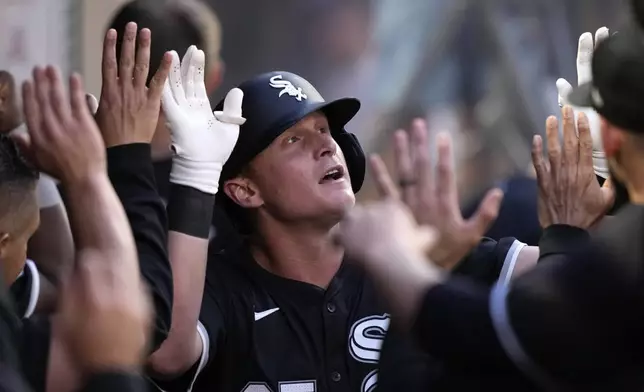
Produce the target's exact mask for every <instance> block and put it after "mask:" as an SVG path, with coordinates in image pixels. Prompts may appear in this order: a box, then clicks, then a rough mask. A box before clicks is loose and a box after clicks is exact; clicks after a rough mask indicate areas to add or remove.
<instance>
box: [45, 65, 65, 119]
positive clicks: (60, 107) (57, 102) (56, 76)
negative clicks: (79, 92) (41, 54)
mask: <svg viewBox="0 0 644 392" xmlns="http://www.w3.org/2000/svg"><path fill="white" fill-rule="evenodd" d="M45 72H46V73H47V78H48V79H49V80H50V83H51V89H50V90H49V101H50V102H51V105H52V108H53V111H54V114H55V115H56V116H57V117H58V118H59V119H62V120H65V119H68V118H69V117H70V116H71V110H70V108H69V100H68V99H67V94H66V93H65V87H64V86H63V81H62V77H61V76H60V71H59V70H58V69H57V68H55V67H53V66H48V67H47V68H46V69H45Z"/></svg>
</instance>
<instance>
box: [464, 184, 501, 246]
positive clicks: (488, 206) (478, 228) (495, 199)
mask: <svg viewBox="0 0 644 392" xmlns="http://www.w3.org/2000/svg"><path fill="white" fill-rule="evenodd" d="M502 200H503V191H502V190H500V189H498V188H496V189H492V190H491V191H489V192H488V193H487V194H486V195H485V197H484V198H483V201H482V202H481V204H480V205H479V208H478V210H477V211H476V212H475V213H474V216H472V218H470V220H469V221H468V224H469V225H470V229H471V230H473V231H474V232H475V233H476V234H477V235H481V236H482V235H483V234H485V232H487V230H488V229H489V228H490V226H491V225H492V223H494V221H495V220H496V217H497V216H499V209H500V208H501V201H502Z"/></svg>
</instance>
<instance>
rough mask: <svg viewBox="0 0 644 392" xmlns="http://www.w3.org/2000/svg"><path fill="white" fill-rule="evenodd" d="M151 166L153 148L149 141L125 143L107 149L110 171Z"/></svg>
mask: <svg viewBox="0 0 644 392" xmlns="http://www.w3.org/2000/svg"><path fill="white" fill-rule="evenodd" d="M151 166H152V148H151V147H150V145H149V144H147V143H134V144H123V145H120V146H114V147H110V148H108V149H107V167H108V170H109V171H110V172H112V171H120V170H128V171H132V170H136V168H138V167H151Z"/></svg>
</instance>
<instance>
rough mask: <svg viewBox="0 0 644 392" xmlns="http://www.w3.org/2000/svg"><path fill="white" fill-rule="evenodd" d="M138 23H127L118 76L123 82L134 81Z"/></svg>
mask: <svg viewBox="0 0 644 392" xmlns="http://www.w3.org/2000/svg"><path fill="white" fill-rule="evenodd" d="M136 29H137V26H136V23H134V22H129V23H128V24H127V25H125V32H124V33H123V41H122V42H121V58H120V59H119V60H120V61H119V70H118V77H119V81H120V82H121V84H123V83H132V78H133V76H134V75H133V74H134V54H135V52H136Z"/></svg>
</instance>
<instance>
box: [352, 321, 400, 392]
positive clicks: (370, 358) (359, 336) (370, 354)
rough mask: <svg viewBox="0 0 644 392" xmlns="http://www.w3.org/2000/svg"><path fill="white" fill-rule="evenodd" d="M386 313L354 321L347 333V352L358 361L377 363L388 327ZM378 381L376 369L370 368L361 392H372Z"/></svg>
mask: <svg viewBox="0 0 644 392" xmlns="http://www.w3.org/2000/svg"><path fill="white" fill-rule="evenodd" d="M390 322H391V317H390V316H389V315H388V314H386V313H385V314H383V315H379V316H369V317H365V318H362V319H360V320H358V321H356V322H355V323H354V324H353V326H352V327H351V332H350V333H349V352H350V353H351V356H352V357H353V358H354V359H355V360H356V361H358V362H362V363H373V364H375V363H378V360H379V359H380V350H381V349H382V344H383V342H384V341H385V335H386V334H387V330H388V329H389V323H390ZM377 383H378V370H377V369H374V370H372V371H371V372H370V373H369V374H367V376H366V377H365V378H364V380H363V381H362V387H361V388H360V391H361V392H373V391H374V390H375V389H376V386H377Z"/></svg>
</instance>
